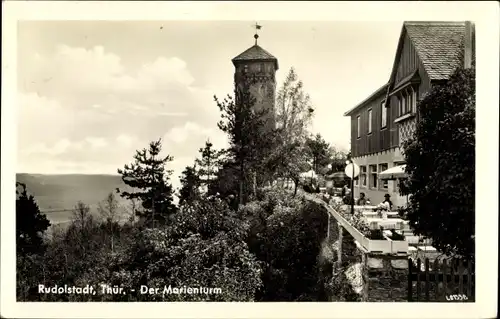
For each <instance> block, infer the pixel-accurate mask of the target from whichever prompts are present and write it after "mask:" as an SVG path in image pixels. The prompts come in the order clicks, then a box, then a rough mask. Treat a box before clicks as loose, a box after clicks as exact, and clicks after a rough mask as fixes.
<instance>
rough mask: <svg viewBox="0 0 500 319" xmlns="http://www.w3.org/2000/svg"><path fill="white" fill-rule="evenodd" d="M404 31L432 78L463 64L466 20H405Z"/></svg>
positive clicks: (447, 72) (448, 73) (441, 77)
mask: <svg viewBox="0 0 500 319" xmlns="http://www.w3.org/2000/svg"><path fill="white" fill-rule="evenodd" d="M404 30H405V31H406V34H408V37H409V38H410V40H411V42H412V43H413V45H414V47H415V50H416V51H417V54H418V56H419V58H420V60H421V61H422V63H423V65H424V68H425V71H426V72H427V74H428V75H429V78H430V79H431V80H444V79H447V78H449V76H450V75H451V74H452V73H453V71H455V69H456V68H457V67H458V66H459V65H460V64H461V63H462V61H463V60H462V59H463V44H464V39H465V22H429V21H426V22H405V23H404Z"/></svg>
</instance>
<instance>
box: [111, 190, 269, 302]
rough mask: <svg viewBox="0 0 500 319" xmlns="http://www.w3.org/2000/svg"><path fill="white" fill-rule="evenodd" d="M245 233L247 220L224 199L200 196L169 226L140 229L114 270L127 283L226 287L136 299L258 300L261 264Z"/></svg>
mask: <svg viewBox="0 0 500 319" xmlns="http://www.w3.org/2000/svg"><path fill="white" fill-rule="evenodd" d="M246 232H247V226H246V224H245V223H243V222H242V220H241V219H239V218H237V217H236V216H235V214H234V212H233V211H231V210H230V209H229V207H228V206H227V205H226V204H225V203H224V202H222V201H221V200H217V199H215V200H214V201H212V202H208V201H203V202H201V201H196V202H194V203H193V204H192V205H189V206H184V208H183V209H182V210H181V211H180V212H179V213H178V214H176V217H175V221H174V223H173V225H172V226H171V227H168V228H167V229H166V230H165V231H163V230H160V229H146V230H144V231H142V232H141V233H139V234H138V236H137V238H136V243H135V244H134V245H133V246H132V247H131V248H130V249H129V250H128V251H127V253H126V255H125V258H124V259H123V260H122V261H121V263H120V264H118V265H117V266H115V269H114V271H113V275H114V276H115V277H116V278H119V282H122V285H123V283H127V284H128V285H129V286H130V287H137V288H138V287H139V285H141V284H144V285H147V286H149V287H164V286H169V285H172V287H182V286H189V287H199V286H203V287H214V288H215V287H217V288H221V289H222V293H221V294H215V295H203V294H179V295H176V294H166V295H157V296H146V295H139V294H136V295H134V296H133V299H134V300H148V301H201V300H207V301H253V300H254V296H255V292H256V290H257V289H258V288H259V287H260V285H261V278H260V276H261V267H260V264H259V263H258V262H257V261H256V260H255V257H254V256H253V255H252V254H251V253H250V251H249V249H248V246H247V244H246V243H245V242H244V238H245V237H246ZM137 288H136V289H137ZM136 292H137V290H136Z"/></svg>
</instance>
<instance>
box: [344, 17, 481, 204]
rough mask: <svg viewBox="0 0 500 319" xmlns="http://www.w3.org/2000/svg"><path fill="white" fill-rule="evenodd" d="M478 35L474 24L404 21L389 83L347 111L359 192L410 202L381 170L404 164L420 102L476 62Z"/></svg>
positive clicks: (373, 198)
mask: <svg viewBox="0 0 500 319" xmlns="http://www.w3.org/2000/svg"><path fill="white" fill-rule="evenodd" d="M474 38H475V37H474V26H473V25H472V24H471V23H469V22H405V23H404V24H403V28H402V30H401V34H400V38H399V42H398V47H397V50H396V56H395V59H394V64H393V67H392V72H391V75H390V77H389V81H388V83H387V84H385V85H383V86H382V87H381V88H379V89H378V90H377V91H375V92H374V93H373V94H372V95H370V96H369V97H368V98H367V99H365V100H364V101H363V102H361V103H359V104H358V105H356V106H355V107H354V108H352V109H351V110H349V111H347V112H346V113H345V114H344V115H345V116H350V117H351V153H352V160H353V161H354V163H356V164H357V165H359V166H360V175H359V178H358V179H357V180H356V181H355V187H354V196H356V197H358V196H359V193H360V192H364V193H365V194H366V196H367V197H368V198H369V199H370V200H371V202H372V203H373V204H377V203H380V202H382V201H383V199H384V195H385V194H386V193H388V194H390V195H391V200H392V202H393V203H394V204H395V205H396V206H403V205H405V203H406V198H404V197H401V196H400V195H399V189H398V185H397V184H398V183H397V181H395V180H389V181H387V180H385V181H384V180H381V179H380V178H379V177H378V174H379V173H380V172H383V171H385V170H387V169H388V168H391V167H394V166H399V165H401V164H404V162H405V160H404V149H403V143H404V141H405V140H407V139H408V137H409V136H411V135H412V134H413V132H414V130H415V126H416V123H417V121H418V109H417V104H418V101H419V100H421V99H422V98H423V97H424V96H425V94H426V93H427V92H429V91H430V90H431V88H432V86H433V85H436V84H439V83H442V82H443V81H446V80H447V79H448V78H449V77H450V75H451V74H452V73H453V72H454V71H455V70H456V68H457V67H460V66H464V67H466V68H467V67H471V66H472V65H473V64H474V63H475V40H474Z"/></svg>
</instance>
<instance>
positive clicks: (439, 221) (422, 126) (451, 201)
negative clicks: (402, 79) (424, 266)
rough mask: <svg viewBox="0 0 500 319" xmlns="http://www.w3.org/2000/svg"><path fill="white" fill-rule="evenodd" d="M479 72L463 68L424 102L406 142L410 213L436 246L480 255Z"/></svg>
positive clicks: (417, 229) (405, 186)
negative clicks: (477, 209) (477, 190)
mask: <svg viewBox="0 0 500 319" xmlns="http://www.w3.org/2000/svg"><path fill="white" fill-rule="evenodd" d="M475 95H476V94H475V71H474V69H467V70H463V69H459V70H457V72H456V73H455V74H454V75H453V76H451V78H450V79H449V81H448V82H447V83H446V84H444V85H441V86H436V87H435V88H433V90H432V91H431V92H430V93H429V94H428V95H427V96H426V97H425V98H424V99H423V100H422V101H421V102H420V103H419V105H418V109H419V112H420V114H419V115H420V121H419V122H418V124H417V127H416V132H415V135H414V137H413V138H411V139H409V140H408V141H407V142H406V143H405V145H404V154H405V157H406V162H407V165H406V171H407V172H408V173H409V176H410V178H409V179H408V181H407V182H406V183H404V184H403V185H401V186H402V187H401V189H402V193H403V195H406V194H409V195H411V196H410V200H409V206H408V209H407V212H406V213H407V218H408V219H409V220H410V223H411V226H412V227H413V228H414V230H415V233H418V234H421V235H424V236H426V237H429V238H432V240H433V246H435V247H436V248H437V249H439V250H441V251H443V252H445V253H449V254H458V255H461V256H464V257H471V256H473V255H474V244H475V241H474V226H475V223H474V221H475V211H474V209H475V185H476V184H475V108H476V107H475V106H476V98H475Z"/></svg>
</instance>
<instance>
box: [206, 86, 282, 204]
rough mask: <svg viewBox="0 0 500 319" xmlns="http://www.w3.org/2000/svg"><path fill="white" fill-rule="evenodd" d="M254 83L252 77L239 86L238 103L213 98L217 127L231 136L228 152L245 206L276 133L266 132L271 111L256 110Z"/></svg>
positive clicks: (236, 100)
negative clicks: (216, 110) (234, 165)
mask: <svg viewBox="0 0 500 319" xmlns="http://www.w3.org/2000/svg"><path fill="white" fill-rule="evenodd" d="M254 83H256V79H255V78H253V77H249V78H247V79H246V81H245V82H244V83H243V84H242V86H236V89H235V92H234V94H235V99H233V98H231V97H230V96H228V97H227V98H225V99H224V100H222V101H221V100H219V99H218V98H217V97H216V96H214V99H215V102H216V103H217V105H218V107H219V109H220V111H221V120H220V121H219V123H218V127H219V129H220V130H222V131H223V132H224V133H226V134H227V135H228V137H229V144H230V146H229V148H228V150H227V152H228V154H229V156H230V157H231V158H232V160H233V161H234V163H235V164H236V165H237V167H238V175H239V176H238V180H239V196H238V200H239V202H240V203H245V202H246V199H247V197H248V195H249V194H250V193H251V192H252V190H251V188H250V187H249V185H251V183H252V182H253V183H254V186H255V173H256V172H257V171H259V170H262V169H263V166H264V165H263V163H264V162H265V158H266V155H267V154H268V152H269V150H270V149H271V148H272V142H273V138H272V136H273V131H272V130H271V131H270V130H268V129H267V128H269V125H268V120H269V118H270V114H269V113H270V112H271V110H269V109H267V108H262V109H260V110H257V109H256V108H254V105H255V98H254V97H253V96H252V95H251V93H250V87H251V85H252V84H254ZM254 190H255V187H254Z"/></svg>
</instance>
